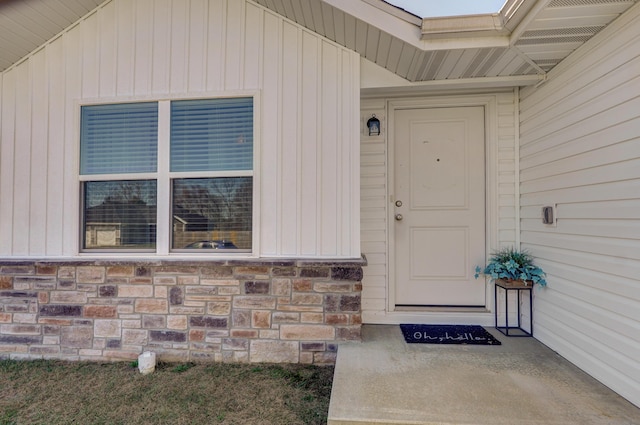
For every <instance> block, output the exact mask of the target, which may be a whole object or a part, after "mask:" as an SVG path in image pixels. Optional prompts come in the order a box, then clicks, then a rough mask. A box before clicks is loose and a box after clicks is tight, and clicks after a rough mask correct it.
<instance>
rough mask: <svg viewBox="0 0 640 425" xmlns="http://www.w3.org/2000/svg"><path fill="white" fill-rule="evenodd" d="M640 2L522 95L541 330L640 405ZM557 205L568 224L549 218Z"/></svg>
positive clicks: (525, 202) (525, 192) (524, 217)
mask: <svg viewBox="0 0 640 425" xmlns="http://www.w3.org/2000/svg"><path fill="white" fill-rule="evenodd" d="M639 20H640V5H637V6H635V7H633V8H632V9H631V10H630V11H629V12H627V13H626V14H625V15H623V16H622V17H621V18H619V19H618V20H617V21H616V22H614V23H613V24H612V25H611V26H610V27H607V28H606V29H605V30H604V31H603V32H602V33H600V34H599V35H598V36H596V37H594V39H592V40H591V41H590V42H589V43H587V44H585V46H583V48H581V49H579V50H578V51H576V52H575V53H574V54H573V55H572V56H570V57H569V58H568V59H567V60H566V61H565V62H563V63H562V64H561V65H560V66H558V67H557V68H556V69H554V70H553V71H552V72H551V73H550V74H549V80H548V82H547V83H545V84H544V85H542V86H541V87H539V88H537V89H536V88H530V89H527V90H523V92H522V98H521V115H520V117H521V130H522V131H521V149H520V154H521V161H520V168H521V187H520V190H521V193H522V198H521V223H522V235H521V237H522V246H523V247H524V248H527V249H529V250H530V251H531V252H532V253H533V254H534V255H535V256H536V257H538V263H539V264H540V266H542V268H543V269H544V270H545V271H547V273H548V275H549V276H548V282H549V284H548V287H547V288H545V289H542V290H538V291H536V298H535V302H534V319H535V323H534V329H535V336H536V338H538V339H539V340H541V341H542V342H543V343H545V344H547V345H548V346H550V347H551V348H552V349H554V350H557V351H558V352H559V353H560V354H561V355H562V356H564V357H566V358H568V359H569V360H571V361H572V362H573V363H575V364H577V365H578V366H579V367H581V368H582V369H584V370H585V371H587V372H588V373H590V374H591V375H593V376H595V377H596V378H598V379H599V380H600V381H602V382H603V383H604V384H606V385H608V386H609V387H611V388H612V389H614V390H615V391H617V392H618V393H620V394H621V395H623V396H625V397H627V398H628V399H629V400H630V401H631V402H633V403H635V404H636V405H639V406H640V363H639V362H638V359H639V358H640V26H639V25H638V21H639ZM543 205H557V211H556V213H557V223H556V226H545V225H543V224H542V222H541V217H540V209H541V207H542V206H543Z"/></svg>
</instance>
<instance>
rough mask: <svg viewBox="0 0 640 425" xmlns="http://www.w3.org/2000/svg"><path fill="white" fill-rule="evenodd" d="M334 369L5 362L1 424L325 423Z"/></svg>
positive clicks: (0, 366)
mask: <svg viewBox="0 0 640 425" xmlns="http://www.w3.org/2000/svg"><path fill="white" fill-rule="evenodd" d="M332 379H333V367H317V366H305V365H262V364H260V365H255V364H250V365H238V364H219V363H215V364H192V363H188V364H163V363H160V364H159V365H158V366H157V367H156V371H155V372H154V373H152V374H149V375H141V374H140V373H139V372H138V369H137V367H135V366H134V364H130V363H86V362H60V361H13V360H1V361H0V424H47V425H53V424H65V425H66V424H83V425H84V424H92V425H93V424H127V425H129V424H251V425H258V424H276V425H277V424H282V425H285V424H286V425H294V424H305V425H306V424H325V423H326V421H327V412H328V410H329V397H330V395H331V382H332Z"/></svg>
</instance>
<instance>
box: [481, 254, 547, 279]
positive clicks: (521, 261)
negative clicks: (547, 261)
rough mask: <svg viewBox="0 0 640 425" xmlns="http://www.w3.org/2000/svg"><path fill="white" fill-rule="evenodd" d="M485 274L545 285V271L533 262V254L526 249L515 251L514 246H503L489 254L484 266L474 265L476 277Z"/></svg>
mask: <svg viewBox="0 0 640 425" xmlns="http://www.w3.org/2000/svg"><path fill="white" fill-rule="evenodd" d="M481 274H484V275H487V276H489V277H490V278H491V280H496V279H505V280H523V281H525V282H533V283H537V284H538V285H540V286H546V284H547V281H546V280H545V277H546V275H545V273H544V272H543V271H542V269H541V268H540V267H538V266H536V265H535V264H533V256H531V254H529V253H528V252H527V251H517V250H515V249H514V248H503V249H501V250H499V251H497V252H495V253H493V254H492V255H491V258H490V259H489V262H488V263H487V265H486V267H485V268H484V269H482V268H481V267H480V266H476V274H475V277H476V279H477V278H478V277H479V276H480V275H481Z"/></svg>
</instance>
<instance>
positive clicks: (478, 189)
mask: <svg viewBox="0 0 640 425" xmlns="http://www.w3.org/2000/svg"><path fill="white" fill-rule="evenodd" d="M484 147H485V131H484V108H483V107H480V106H478V107H456V108H425V109H407V110H396V115H395V131H394V155H395V175H394V186H395V190H394V193H393V199H392V202H393V203H392V211H393V226H395V228H394V234H395V253H394V254H395V304H396V306H484V305H485V285H484V279H478V280H476V279H475V278H474V268H475V266H476V265H481V264H484V259H485V154H484Z"/></svg>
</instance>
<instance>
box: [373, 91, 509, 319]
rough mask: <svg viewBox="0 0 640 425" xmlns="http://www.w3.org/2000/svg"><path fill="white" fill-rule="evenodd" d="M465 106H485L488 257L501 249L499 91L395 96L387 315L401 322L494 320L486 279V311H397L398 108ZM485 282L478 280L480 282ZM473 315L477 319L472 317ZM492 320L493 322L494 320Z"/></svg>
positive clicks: (389, 154)
mask: <svg viewBox="0 0 640 425" xmlns="http://www.w3.org/2000/svg"><path fill="white" fill-rule="evenodd" d="M465 106H482V107H484V111H485V114H484V119H485V122H484V132H485V134H484V140H485V256H487V257H488V256H489V253H490V252H491V251H492V249H495V248H497V244H498V234H497V229H498V197H497V196H498V195H497V194H498V190H497V184H498V166H497V165H498V163H497V161H498V156H497V155H498V123H497V118H498V116H497V108H498V105H497V96H496V95H495V94H480V95H444V96H429V97H421V98H411V99H392V100H388V101H387V105H386V108H387V113H388V127H389V129H388V132H387V158H388V170H387V179H388V182H387V201H388V202H387V232H388V239H387V242H388V243H387V258H388V267H389V269H388V274H387V279H388V282H387V315H390V316H397V317H396V318H397V319H398V320H400V321H402V320H411V317H417V318H419V319H414V320H421V321H424V320H425V319H427V320H428V317H429V316H434V320H436V321H437V320H438V317H440V318H442V317H443V316H442V315H443V314H445V315H447V314H448V313H451V314H452V315H455V316H456V317H459V319H458V320H455V319H450V321H451V320H453V321H460V322H464V321H465V319H464V318H465V317H468V318H469V319H471V320H472V321H475V322H476V323H480V324H484V322H487V324H489V323H490V322H491V320H492V317H493V316H492V313H491V312H492V311H493V309H494V306H493V293H492V291H491V289H492V285H491V284H490V283H489V282H487V281H485V282H484V283H485V306H486V311H483V312H471V311H470V312H464V311H459V310H457V309H456V310H453V309H452V310H451V311H450V312H447V310H446V308H443V309H442V310H441V311H439V312H436V313H432V312H419V311H415V312H407V311H398V310H396V304H395V292H396V282H395V276H396V258H395V251H396V249H395V248H396V247H395V221H394V218H393V214H394V209H393V208H392V203H393V202H394V199H393V196H394V194H393V191H394V188H395V143H396V141H395V140H394V139H395V136H394V135H395V120H396V111H398V110H403V109H418V108H419V109H422V108H424V109H428V108H447V107H465ZM482 283H483V282H482V280H481V279H479V280H478V284H479V285H481V284H482ZM472 317H473V318H472ZM491 323H492V322H491Z"/></svg>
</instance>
